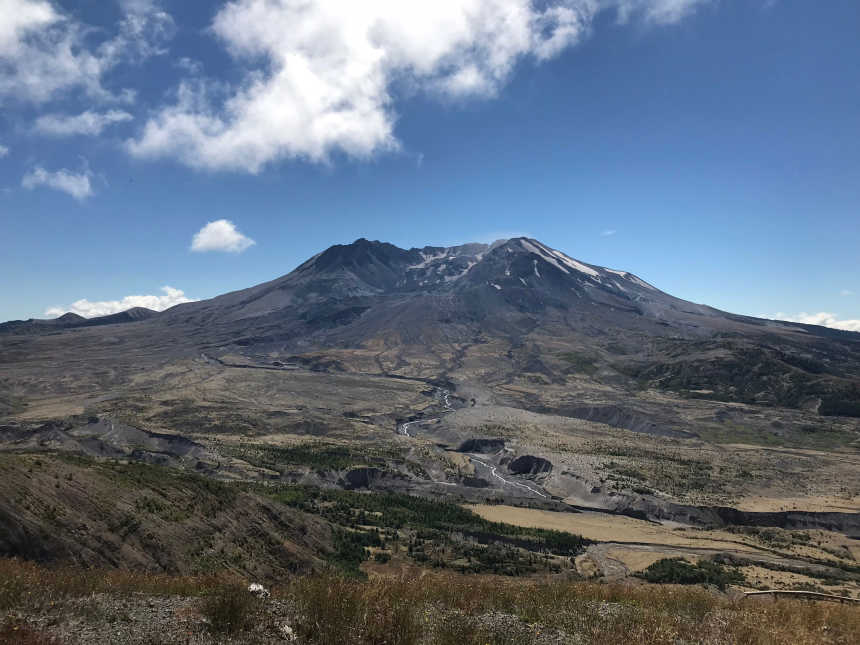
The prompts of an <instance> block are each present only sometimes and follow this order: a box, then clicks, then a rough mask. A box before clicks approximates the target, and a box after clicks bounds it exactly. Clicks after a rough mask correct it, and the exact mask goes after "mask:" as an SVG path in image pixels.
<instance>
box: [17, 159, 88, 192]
mask: <svg viewBox="0 0 860 645" xmlns="http://www.w3.org/2000/svg"><path fill="white" fill-rule="evenodd" d="M90 177H92V173H91V172H90V171H89V170H84V171H82V172H80V173H75V172H73V171H71V170H67V169H66V168H62V169H60V170H57V171H54V172H49V171H47V170H45V169H44V168H42V167H41V166H36V167H35V168H33V170H31V171H30V172H28V173H27V174H26V175H24V177H23V178H22V179H21V185H22V186H23V187H24V188H26V189H28V190H33V189H34V188H38V187H39V186H46V187H48V188H53V189H54V190H59V191H61V192H64V193H68V194H69V195H71V196H72V197H74V198H75V199H77V200H84V199H86V198H87V197H90V196H92V194H93V187H92V184H91V183H90Z"/></svg>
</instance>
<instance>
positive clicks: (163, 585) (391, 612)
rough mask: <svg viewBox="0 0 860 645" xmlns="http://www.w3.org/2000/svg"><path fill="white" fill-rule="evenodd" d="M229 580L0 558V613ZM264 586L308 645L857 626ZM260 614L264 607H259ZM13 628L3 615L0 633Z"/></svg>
mask: <svg viewBox="0 0 860 645" xmlns="http://www.w3.org/2000/svg"><path fill="white" fill-rule="evenodd" d="M236 584H237V581H235V580H229V579H227V578H222V579H218V578H176V577H168V576H161V575H151V574H140V573H129V572H119V571H113V572H105V571H93V570H75V569H71V568H65V569H47V568H42V567H39V566H37V565H33V564H28V563H22V562H19V561H14V560H0V610H3V611H4V613H9V614H10V615H11V612H12V611H13V610H14V612H15V613H16V614H18V615H25V616H26V615H30V616H33V615H38V614H39V612H40V609H39V608H40V607H44V606H45V605H44V603H47V602H55V601H61V600H62V599H64V598H69V597H74V596H80V595H86V594H89V593H94V592H95V593H98V592H114V593H131V592H138V593H142V594H155V595H164V594H168V595H173V594H175V595H179V596H189V595H192V596H200V595H206V596H207V597H215V598H217V597H219V594H223V593H224V592H225V590H229V593H232V594H240V593H241V592H242V590H241V589H239V588H238V587H237V586H236ZM272 592H273V600H275V601H277V602H276V603H274V604H276V605H279V606H281V607H292V608H293V609H292V610H291V611H290V614H291V615H290V617H289V623H290V624H291V625H292V626H293V628H294V629H295V631H296V632H297V634H298V635H299V637H300V640H299V642H301V643H307V644H309V645H318V644H323V643H326V644H329V643H350V644H354V645H383V644H385V645H451V644H453V643H462V644H464V645H469V644H472V645H477V644H482V645H485V644H494V645H501V644H503V643H504V644H508V643H517V644H518V645H519V644H522V645H529V644H533V645H543V644H547V643H558V642H581V643H584V644H594V645H597V644H603V643H621V644H623V643H631V644H632V643H637V644H643V645H658V644H661V645H662V644H666V645H669V644H672V645H674V644H676V643H679V642H685V643H703V644H707V645H723V644H728V643H733V644H734V643H737V644H739V645H776V644H777V643H795V644H798V645H812V644H813V643H816V644H817V643H825V644H827V643H830V644H846V645H847V644H852V645H853V643H856V638H857V634H860V607H856V606H852V605H840V604H834V603H814V602H809V601H802V600H794V599H779V600H776V601H774V600H770V599H768V600H758V599H756V600H742V599H737V598H731V597H729V596H727V595H724V594H720V593H717V592H713V591H709V590H706V589H703V588H697V587H675V586H656V585H646V584H636V585H630V584H626V585H624V584H600V583H594V582H576V581H560V580H546V581H534V580H523V579H510V578H500V577H492V576H462V575H456V574H450V573H423V574H418V575H413V576H403V577H373V578H371V579H370V580H369V581H358V580H353V579H345V578H342V577H338V576H334V575H315V576H308V577H302V578H296V579H294V580H292V581H285V582H284V584H283V585H281V586H280V587H277V586H276V587H275V588H274V589H273V590H272ZM222 597H223V596H222ZM204 602H205V601H204ZM260 611H261V612H263V614H265V612H266V611H268V605H266V604H265V603H264V604H263V605H262V606H261V607H260ZM264 618H265V616H264V615H262V617H261V620H263V619H264ZM14 626H15V625H12V624H11V623H8V622H7V624H6V625H5V626H4V627H3V629H5V630H7V632H8V630H9V629H12V628H14ZM159 627H160V628H162V629H165V630H169V629H170V627H171V626H170V625H169V624H168V625H163V626H159ZM22 628H23V629H25V631H23V632H22V631H21V630H22ZM246 629H247V628H246V626H245V625H242V626H240V627H239V629H238V630H237V633H236V634H234V636H233V639H234V640H233V641H231V642H237V643H242V642H254V641H253V638H254V636H253V634H252V633H251V632H249V631H246ZM14 631H15V632H21V638H20V639H19V640H17V641H15V640H12V641H10V642H21V643H34V644H36V645H38V644H46V643H51V642H52V641H51V639H50V635H42V634H39V633H32V634H31V633H29V632H27V631H26V625H25V624H23V623H22V624H20V625H19V629H18V630H14ZM4 636H7V639H6V640H9V639H10V638H16V636H15V635H14V634H11V635H10V634H8V633H6V632H4ZM27 639H29V640H27ZM0 640H2V639H0ZM4 642H5V641H4Z"/></svg>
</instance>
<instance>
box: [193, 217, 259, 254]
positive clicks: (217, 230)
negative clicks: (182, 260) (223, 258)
mask: <svg viewBox="0 0 860 645" xmlns="http://www.w3.org/2000/svg"><path fill="white" fill-rule="evenodd" d="M254 244H256V242H255V241H254V240H252V239H251V238H250V237H246V236H245V235H242V233H240V232H239V230H238V229H237V228H236V225H235V224H233V222H231V221H230V220H226V219H219V220H215V221H214V222H207V223H206V226H204V227H203V228H201V229H200V230H199V231H197V233H195V234H194V238H193V239H192V240H191V250H192V251H197V252H205V251H226V252H228V253H241V252H242V251H244V250H246V249H248V248H249V247H251V246H253V245H254Z"/></svg>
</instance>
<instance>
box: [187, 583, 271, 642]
mask: <svg viewBox="0 0 860 645" xmlns="http://www.w3.org/2000/svg"><path fill="white" fill-rule="evenodd" d="M258 606H259V605H258V600H257V599H256V598H255V597H254V596H252V595H251V594H250V593H248V591H247V589H245V588H244V587H243V586H241V585H238V584H228V585H225V586H223V587H221V588H219V589H216V590H215V591H214V592H213V593H212V594H211V595H209V596H207V597H206V598H205V599H204V600H203V603H202V606H201V613H202V614H203V615H204V616H205V617H206V619H207V620H208V621H209V628H210V629H211V630H212V631H214V632H221V633H224V634H236V633H238V632H243V631H246V630H247V629H248V628H249V627H250V626H251V623H252V621H253V619H254V617H255V616H256V614H257V613H258V612H257V610H258Z"/></svg>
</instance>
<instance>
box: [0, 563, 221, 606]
mask: <svg viewBox="0 0 860 645" xmlns="http://www.w3.org/2000/svg"><path fill="white" fill-rule="evenodd" d="M227 582H228V580H227V578H226V577H225V576H167V575H164V574H154V573H146V572H140V571H125V570H120V569H114V570H101V569H82V568H80V567H73V566H62V567H45V566H41V565H37V564H34V563H32V562H22V561H20V560H16V559H2V558H0V611H4V610H6V609H10V608H12V607H28V608H34V607H35V608H38V607H44V606H49V605H50V604H51V603H57V602H60V601H62V600H65V599H67V598H76V597H81V596H88V595H90V594H94V593H143V594H147V595H152V596H196V595H201V594H205V593H207V592H208V591H210V590H213V589H217V588H220V587H221V586H223V585H225V584H227Z"/></svg>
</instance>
